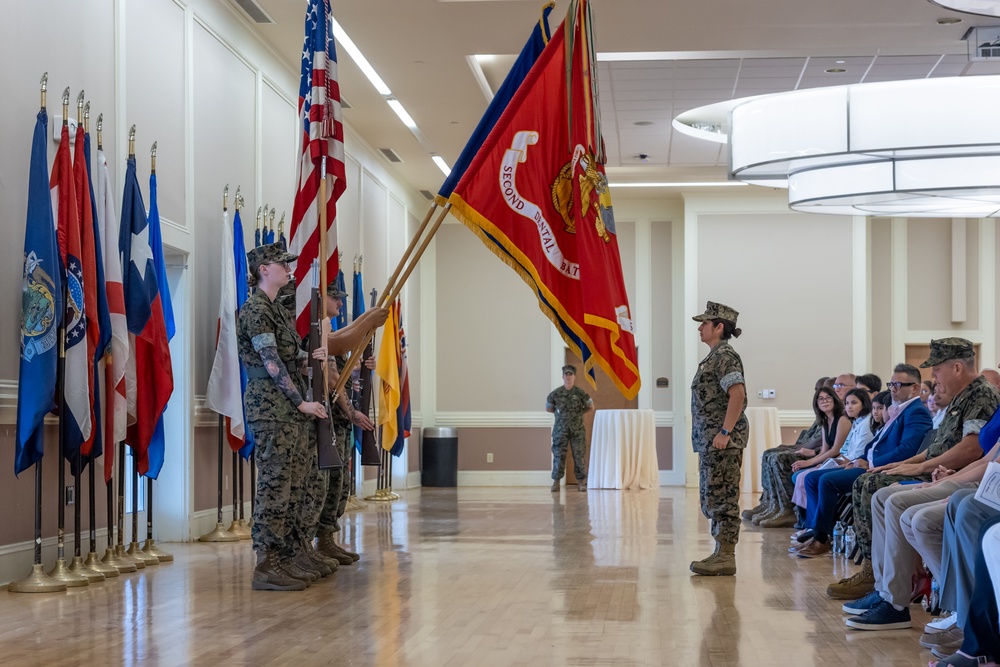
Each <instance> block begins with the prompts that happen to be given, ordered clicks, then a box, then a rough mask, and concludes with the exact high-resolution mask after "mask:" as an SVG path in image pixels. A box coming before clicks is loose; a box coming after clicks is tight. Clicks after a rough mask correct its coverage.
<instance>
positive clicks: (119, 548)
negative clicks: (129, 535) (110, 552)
mask: <svg viewBox="0 0 1000 667" xmlns="http://www.w3.org/2000/svg"><path fill="white" fill-rule="evenodd" d="M115 555H116V556H118V557H119V558H121V559H122V560H123V561H125V562H126V563H129V564H130V565H132V567H134V568H135V569H137V570H142V569H145V567H146V561H144V560H141V559H139V558H133V557H132V555H131V554H130V553H129V552H128V551H126V550H125V545H124V544H116V545H115Z"/></svg>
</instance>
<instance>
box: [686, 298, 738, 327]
mask: <svg viewBox="0 0 1000 667" xmlns="http://www.w3.org/2000/svg"><path fill="white" fill-rule="evenodd" d="M739 316H740V314H739V313H738V312H736V311H735V310H733V309H732V308H730V307H729V306H727V305H725V304H721V303H716V302H714V301H709V302H708V304H707V305H706V306H705V312H704V313H702V314H701V315H695V316H694V317H692V318H691V319H692V320H694V321H695V322H705V321H707V320H726V321H727V322H732V323H733V325H734V326H735V325H736V318H737V317H739Z"/></svg>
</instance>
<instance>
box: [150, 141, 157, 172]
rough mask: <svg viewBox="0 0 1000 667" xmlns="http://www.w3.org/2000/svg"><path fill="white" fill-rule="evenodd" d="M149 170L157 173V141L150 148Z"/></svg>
mask: <svg viewBox="0 0 1000 667" xmlns="http://www.w3.org/2000/svg"><path fill="white" fill-rule="evenodd" d="M149 172H150V173H152V174H155V173H156V142H155V141H154V142H153V145H152V146H150V148H149Z"/></svg>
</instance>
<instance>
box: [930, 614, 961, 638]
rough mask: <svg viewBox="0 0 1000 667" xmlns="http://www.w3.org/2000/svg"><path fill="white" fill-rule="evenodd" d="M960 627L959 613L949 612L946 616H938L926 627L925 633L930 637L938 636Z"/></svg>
mask: <svg viewBox="0 0 1000 667" xmlns="http://www.w3.org/2000/svg"><path fill="white" fill-rule="evenodd" d="M956 625H958V612H954V611H952V612H948V614H947V615H945V616H937V617H935V618H934V619H932V620H931V622H930V623H928V624H927V625H925V626H924V632H925V633H927V634H929V635H936V634H938V633H941V632H947V631H948V630H951V629H952V628H954V627H955V626H956Z"/></svg>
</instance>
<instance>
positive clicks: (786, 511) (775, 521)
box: [757, 507, 798, 528]
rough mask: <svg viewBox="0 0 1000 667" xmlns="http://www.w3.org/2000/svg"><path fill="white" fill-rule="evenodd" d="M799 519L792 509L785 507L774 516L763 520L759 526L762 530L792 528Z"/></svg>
mask: <svg viewBox="0 0 1000 667" xmlns="http://www.w3.org/2000/svg"><path fill="white" fill-rule="evenodd" d="M796 521H798V519H797V518H796V516H795V512H793V511H792V509H791V508H790V507H784V508H782V509H780V510H778V511H777V512H775V513H774V514H771V515H769V516H767V517H765V518H763V519H761V520H760V521H759V522H758V523H757V525H758V526H760V527H761V528H791V527H792V526H794V525H795V522H796Z"/></svg>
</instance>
